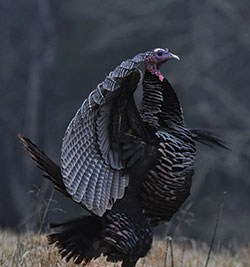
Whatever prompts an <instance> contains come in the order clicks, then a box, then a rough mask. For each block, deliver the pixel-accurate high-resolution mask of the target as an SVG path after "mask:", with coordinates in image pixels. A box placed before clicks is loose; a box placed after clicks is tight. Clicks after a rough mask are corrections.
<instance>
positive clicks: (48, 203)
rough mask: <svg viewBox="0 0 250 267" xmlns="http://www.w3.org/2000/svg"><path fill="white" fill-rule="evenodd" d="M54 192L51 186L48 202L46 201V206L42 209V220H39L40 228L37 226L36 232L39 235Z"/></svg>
mask: <svg viewBox="0 0 250 267" xmlns="http://www.w3.org/2000/svg"><path fill="white" fill-rule="evenodd" d="M54 193H55V190H54V188H53V189H52V191H51V194H50V197H49V200H48V202H47V205H46V208H45V210H44V213H43V216H42V220H41V224H40V228H39V231H38V234H39V235H40V234H41V232H42V229H43V226H44V222H45V218H46V216H47V214H48V211H49V207H50V204H51V202H52V200H53V196H54Z"/></svg>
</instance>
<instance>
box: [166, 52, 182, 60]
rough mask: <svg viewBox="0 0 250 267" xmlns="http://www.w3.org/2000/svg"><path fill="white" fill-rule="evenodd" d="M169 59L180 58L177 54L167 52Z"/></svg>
mask: <svg viewBox="0 0 250 267" xmlns="http://www.w3.org/2000/svg"><path fill="white" fill-rule="evenodd" d="M169 59H177V60H180V58H179V57H178V56H177V55H175V54H172V53H170V52H168V53H167V60H169Z"/></svg>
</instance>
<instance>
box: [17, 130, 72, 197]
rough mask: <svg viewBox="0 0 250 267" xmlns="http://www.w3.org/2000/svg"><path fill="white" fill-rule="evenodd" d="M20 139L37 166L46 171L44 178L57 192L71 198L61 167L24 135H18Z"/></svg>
mask: <svg viewBox="0 0 250 267" xmlns="http://www.w3.org/2000/svg"><path fill="white" fill-rule="evenodd" d="M18 138H19V139H20V141H21V142H22V144H23V146H24V149H25V150H26V151H27V152H28V153H29V155H30V157H31V159H32V160H33V161H34V162H35V164H36V166H37V167H38V168H40V169H42V170H43V171H45V174H44V175H43V176H44V177H45V178H47V179H49V180H50V181H52V182H53V184H54V188H55V189H56V190H57V191H59V192H61V193H62V194H64V195H65V196H67V197H70V198H71V196H70V195H69V194H68V193H67V191H66V189H65V186H64V184H63V178H62V175H61V170H60V167H59V166H58V165H56V164H55V163H54V162H53V161H52V160H51V159H49V157H48V156H47V155H46V154H45V153H44V152H43V151H42V150H40V149H39V148H38V147H37V146H36V145H35V144H33V143H32V142H31V141H30V140H29V139H28V138H26V137H24V136H23V135H22V134H18Z"/></svg>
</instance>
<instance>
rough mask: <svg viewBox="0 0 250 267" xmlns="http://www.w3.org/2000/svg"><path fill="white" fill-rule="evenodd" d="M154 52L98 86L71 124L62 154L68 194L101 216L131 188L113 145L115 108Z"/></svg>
mask: <svg viewBox="0 0 250 267" xmlns="http://www.w3.org/2000/svg"><path fill="white" fill-rule="evenodd" d="M151 53H152V52H145V53H141V54H138V55H137V56H135V57H134V58H132V59H128V60H126V61H123V62H122V63H121V64H120V65H119V66H117V67H116V68H115V69H114V71H112V72H110V73H109V75H108V76H107V77H106V78H105V79H104V81H103V82H101V83H100V84H98V86H97V87H96V89H95V90H93V91H92V92H91V93H90V94H89V96H88V98H87V99H86V100H85V101H84V102H83V103H82V105H81V107H80V108H79V109H78V111H77V112H76V114H75V116H74V117H73V119H72V120H71V122H70V123H69V126H68V127H67V129H66V132H65V136H64V138H63V143H62V150H61V172H62V176H63V182H64V184H65V188H66V190H67V192H68V193H69V194H70V195H71V196H72V199H74V200H75V201H76V202H78V203H80V204H81V205H83V206H85V207H86V208H87V209H89V210H90V211H92V212H93V213H95V214H96V215H99V216H102V215H103V213H104V212H105V211H106V210H107V209H110V208H111V207H112V205H113V203H114V202H115V201H116V200H117V199H119V198H122V197H123V195H124V192H125V188H126V186H127V185H128V176H124V174H123V169H124V167H125V166H124V163H123V160H122V158H121V155H120V153H118V151H115V150H113V148H112V145H111V142H112V140H111V138H110V135H111V132H110V125H111V123H112V116H110V114H111V113H112V106H113V104H114V103H115V101H116V99H117V98H118V97H119V96H120V93H121V90H122V88H121V87H122V82H123V81H124V80H125V79H126V78H128V76H129V75H130V74H131V73H132V72H133V71H134V70H135V69H137V67H138V65H139V64H140V63H141V62H143V61H145V59H146V58H147V57H148V56H149V55H151Z"/></svg>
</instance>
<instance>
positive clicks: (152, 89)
mask: <svg viewBox="0 0 250 267" xmlns="http://www.w3.org/2000/svg"><path fill="white" fill-rule="evenodd" d="M162 102H163V87H162V83H161V82H160V80H159V78H158V77H157V76H156V75H154V74H152V73H150V72H149V71H148V70H145V74H144V78H143V97H142V105H141V114H142V120H143V121H144V122H145V123H146V124H148V125H150V126H151V127H153V128H155V129H158V128H159V127H160V124H159V114H160V113H161V108H162Z"/></svg>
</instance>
